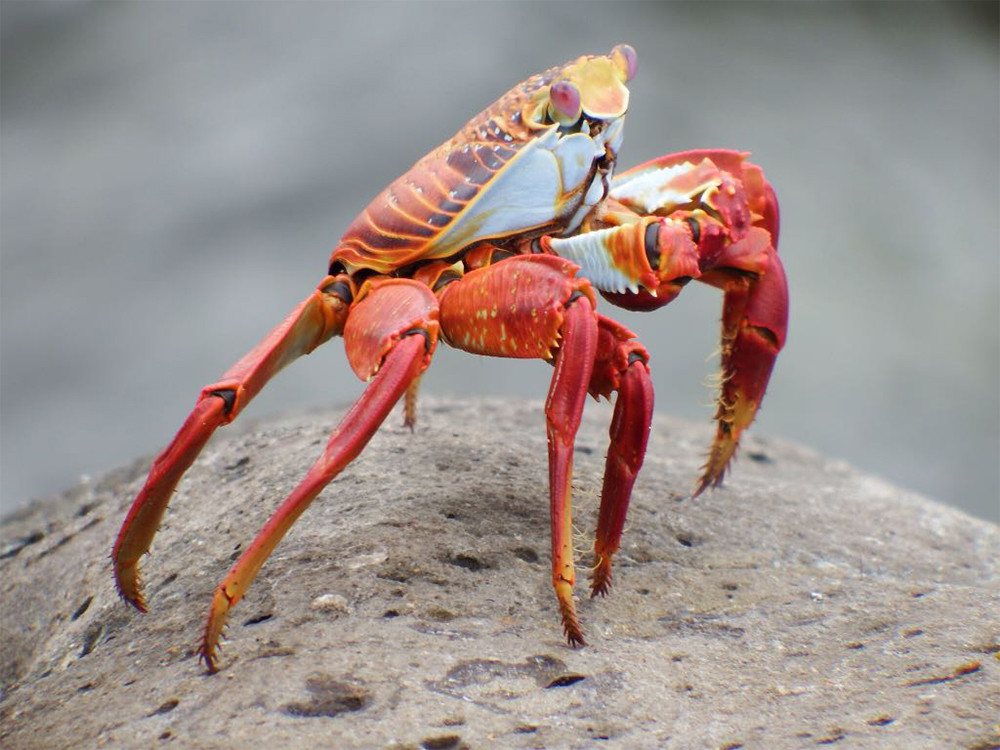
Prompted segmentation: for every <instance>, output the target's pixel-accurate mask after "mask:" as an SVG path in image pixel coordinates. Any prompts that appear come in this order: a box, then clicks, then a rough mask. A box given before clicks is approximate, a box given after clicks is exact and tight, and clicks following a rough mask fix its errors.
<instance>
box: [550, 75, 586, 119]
mask: <svg viewBox="0 0 1000 750" xmlns="http://www.w3.org/2000/svg"><path fill="white" fill-rule="evenodd" d="M582 114H583V105H582V104H581V102H580V91H579V90H578V89H577V88H576V86H574V85H573V84H572V83H570V82H569V81H559V82H558V83H553V84H552V86H551V87H550V88H549V108H548V115H549V118H550V119H551V120H552V122H557V123H559V124H560V125H563V126H569V125H572V124H574V123H575V122H576V121H577V120H579V119H580V115H582Z"/></svg>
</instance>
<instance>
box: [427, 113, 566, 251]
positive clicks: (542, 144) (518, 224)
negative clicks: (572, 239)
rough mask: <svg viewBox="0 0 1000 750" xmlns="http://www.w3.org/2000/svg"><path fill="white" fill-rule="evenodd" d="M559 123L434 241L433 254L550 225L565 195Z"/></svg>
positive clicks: (520, 153)
mask: <svg viewBox="0 0 1000 750" xmlns="http://www.w3.org/2000/svg"><path fill="white" fill-rule="evenodd" d="M557 140H558V133H557V129H556V128H555V127H552V128H550V129H549V131H548V132H547V133H545V134H543V135H542V136H540V137H538V138H536V139H535V140H533V141H531V142H530V143H529V144H528V145H526V146H525V147H524V148H522V149H521V150H520V151H518V153H517V155H516V156H515V157H514V158H513V159H511V160H510V161H509V162H508V163H507V164H506V166H504V167H503V168H502V169H501V170H500V171H499V172H498V173H497V175H496V176H495V177H494V178H493V179H492V181H491V182H489V183H488V184H486V185H484V186H483V189H482V191H481V192H480V193H479V195H477V196H476V198H475V199H474V200H473V202H472V204H471V205H470V206H469V207H468V208H467V209H466V210H465V211H463V212H462V213H461V214H459V216H458V217H457V218H456V219H455V221H454V222H453V223H452V224H451V226H449V227H447V228H446V229H445V231H444V232H443V233H442V234H441V236H440V237H438V238H437V239H436V241H435V242H434V256H435V257H438V258H440V257H445V256H448V255H452V254H454V253H456V252H458V251H459V250H461V249H462V248H464V247H468V246H469V245H471V244H473V243H474V242H478V241H479V240H484V239H490V238H493V237H505V236H507V235H510V234H515V233H517V232H521V231H524V230H526V229H531V228H533V227H540V226H544V225H546V224H551V223H552V222H553V221H555V219H556V211H557V208H558V206H559V202H560V200H561V198H562V177H561V174H560V171H559V162H558V160H557V159H556V157H555V155H554V154H553V153H552V148H553V146H555V144H556V142H557Z"/></svg>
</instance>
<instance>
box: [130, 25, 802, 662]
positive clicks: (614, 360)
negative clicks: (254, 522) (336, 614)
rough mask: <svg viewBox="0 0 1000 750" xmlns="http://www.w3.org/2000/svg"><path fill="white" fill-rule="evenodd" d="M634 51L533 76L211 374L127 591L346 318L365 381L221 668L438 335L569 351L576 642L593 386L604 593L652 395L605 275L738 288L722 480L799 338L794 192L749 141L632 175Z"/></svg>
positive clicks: (659, 284)
mask: <svg viewBox="0 0 1000 750" xmlns="http://www.w3.org/2000/svg"><path fill="white" fill-rule="evenodd" d="M635 72H636V54H635V51H634V50H633V49H632V48H631V47H629V46H627V45H620V46H618V47H615V49H613V50H612V51H611V53H610V54H609V55H606V56H603V55H602V56H585V57H580V58H579V59H577V60H574V61H572V62H569V63H567V64H565V65H562V66H560V67H555V68H552V69H550V70H547V71H546V72H544V73H541V74H539V75H535V76H533V77H531V78H529V79H528V80H527V81H525V82H524V83H522V84H520V85H518V86H516V87H515V88H513V89H511V90H510V91H509V92H508V93H506V94H505V95H504V96H502V97H501V98H500V99H499V100H497V102H496V103H494V104H492V105H491V106H489V107H488V108H487V109H485V110H484V111H483V112H481V113H480V114H479V115H477V116H476V117H475V118H473V119H472V120H471V121H470V122H469V123H468V124H467V125H465V127H463V128H462V129H461V130H460V131H459V132H458V134H457V135H455V137H454V138H452V139H451V140H449V141H447V142H446V143H444V144H442V145H441V146H439V147H438V148H436V149H434V150H433V151H431V152H430V153H429V154H427V156H425V157H424V158H422V159H421V160H420V161H418V162H417V163H416V164H415V165H414V166H413V167H412V168H411V169H410V170H409V171H408V172H406V174H404V175H403V176H402V177H400V178H398V179H397V180H396V181H395V182H393V183H392V184H391V185H389V186H388V187H387V188H386V189H385V190H384V191H382V193H380V194H379V195H378V196H377V197H376V198H375V199H374V200H373V201H372V202H371V203H370V204H369V205H368V206H367V208H365V209H364V211H362V212H361V214H360V215H359V216H358V217H357V219H355V220H354V222H353V223H352V224H351V225H350V226H349V227H348V229H347V232H346V233H345V234H344V236H343V237H342V238H341V240H340V243H339V244H338V245H337V247H336V249H335V250H334V251H333V257H332V258H331V261H330V266H329V273H328V275H327V276H326V278H324V279H323V280H322V281H321V282H320V284H319V286H318V287H317V289H316V290H315V291H314V292H313V293H312V294H311V295H309V296H308V297H307V298H306V299H305V300H304V301H303V302H302V303H301V304H300V305H299V306H298V307H296V308H295V310H293V311H292V313H291V314H290V315H289V316H288V317H287V318H286V319H285V320H284V322H282V323H281V324H280V325H279V326H278V327H277V328H275V329H274V330H273V331H272V332H271V333H270V334H269V335H268V336H267V337H266V338H265V339H264V340H263V341H262V342H261V343H260V344H258V345H257V347H256V348H254V349H253V350H252V351H250V353H249V354H247V355H246V356H245V357H243V359H241V360H240V361H239V362H237V363H236V364H235V365H234V366H233V367H232V368H231V369H230V370H229V371H228V372H227V373H226V374H225V375H223V377H222V378H221V379H220V380H218V381H217V382H215V383H212V384H211V385H208V386H207V387H205V388H204V389H203V390H202V392H201V395H200V397H199V399H198V402H197V404H196V405H195V407H194V410H193V411H192V412H191V414H190V415H189V416H188V418H187V421H186V422H185V423H184V424H183V426H182V427H181V429H180V431H179V432H178V433H177V435H176V437H174V439H173V442H171V443H170V445H169V446H168V447H167V448H166V449H165V450H164V451H163V452H162V453H161V454H160V455H159V456H158V457H157V458H156V460H155V461H154V462H153V466H152V469H151V470H150V473H149V477H148V479H147V480H146V483H145V485H144V486H143V488H142V490H141V491H140V492H139V495H138V496H137V497H136V498H135V501H134V502H133V503H132V507H131V509H130V510H129V513H128V516H127V517H126V519H125V522H124V524H123V525H122V528H121V531H120V533H119V535H118V539H117V541H116V543H115V546H114V550H113V552H112V559H113V563H114V574H115V580H116V582H117V586H118V591H119V592H120V593H121V596H122V598H123V599H125V601H127V602H128V603H130V604H132V605H133V606H135V607H136V608H137V609H139V610H141V611H143V612H144V611H146V601H145V598H144V596H143V592H142V586H141V583H140V578H139V569H138V563H139V559H140V558H141V557H142V555H143V554H144V553H145V552H147V551H148V549H149V546H150V544H151V542H152V540H153V536H154V535H155V533H156V530H157V528H158V526H159V524H160V520H161V518H162V517H163V513H164V511H165V510H166V507H167V503H168V502H169V500H170V496H171V494H172V492H173V490H174V488H175V487H176V486H177V483H178V481H179V480H180V478H181V476H182V475H183V474H184V472H185V471H186V470H187V468H188V467H189V466H190V465H191V464H192V462H193V461H194V460H195V458H196V457H197V455H198V453H199V452H200V451H201V449H202V448H203V447H204V445H205V443H206V442H207V441H208V439H209V437H210V436H211V435H212V433H213V432H214V431H215V429H216V428H217V427H219V426H220V425H225V424H228V423H230V422H232V421H233V420H234V419H235V418H236V416H237V415H238V414H239V413H240V412H241V411H242V410H243V408H244V407H245V406H246V405H247V404H248V403H249V402H250V400H251V399H252V398H253V397H254V396H255V395H256V394H257V393H258V392H259V391H260V390H261V388H263V387H264V385H265V384H266V383H267V382H268V380H270V378H271V377H272V376H273V375H275V374H276V373H277V372H278V371H279V370H280V369H281V368H283V367H284V366H285V365H287V364H289V363H290V362H292V361H293V360H295V359H297V358H298V357H299V356H301V355H303V354H308V353H309V352H311V351H312V350H313V349H315V348H316V347H317V346H319V345H320V344H322V343H324V342H325V341H327V340H329V339H330V338H332V337H334V336H342V337H343V339H344V345H345V349H346V352H347V359H348V361H349V362H350V365H351V367H352V368H353V370H354V372H355V373H356V374H357V375H358V377H360V378H361V379H362V380H364V381H367V382H368V387H367V389H366V390H365V392H364V394H363V395H362V396H361V397H360V398H359V399H358V401H357V402H356V403H355V404H354V406H353V407H352V408H351V409H350V411H348V413H347V414H346V415H345V416H344V418H343V419H342V420H341V422H340V424H339V425H338V426H337V428H336V430H334V432H333V435H332V437H331V438H330V441H329V443H328V444H327V446H326V449H325V451H324V452H323V455H322V456H320V458H319V460H318V461H317V462H316V463H315V465H314V466H313V467H312V469H311V470H310V471H309V472H308V474H307V475H306V477H305V478H304V479H303V480H302V482H301V483H300V484H299V485H298V486H297V487H296V488H295V490H294V491H293V492H292V493H291V495H289V497H288V498H287V499H286V500H285V501H284V502H283V503H282V504H281V506H280V507H279V508H278V509H277V511H276V512H275V513H274V514H273V515H272V516H271V518H270V520H268V522H267V523H266V524H265V525H264V527H263V528H262V529H261V530H260V532H259V533H258V534H257V537H256V538H255V539H254V540H253V542H252V543H251V544H250V546H249V547H247V548H246V550H245V551H244V552H243V554H242V555H241V556H240V558H239V559H238V560H237V561H236V563H235V564H234V565H233V567H232V569H231V570H230V571H229V574H228V575H227V576H226V577H225V579H224V580H223V581H222V582H221V583H220V584H219V586H218V588H216V590H215V595H214V598H213V600H212V606H211V609H210V611H209V615H208V622H207V623H206V625H205V631H204V636H203V638H202V642H201V656H202V658H203V659H204V660H205V663H206V665H207V666H208V669H209V671H215V670H216V668H217V659H218V645H219V639H220V636H221V633H222V629H223V625H224V624H225V621H226V617H227V614H228V612H229V610H230V609H231V608H232V607H233V606H234V605H235V604H236V603H237V602H238V601H239V600H240V599H241V598H242V597H243V595H244V593H245V592H246V590H247V587H248V586H249V585H250V583H251V581H253V579H254V576H256V575H257V572H258V571H259V570H260V567H261V566H262V565H263V564H264V561H265V560H267V558H268V556H269V555H270V554H271V552H272V551H273V550H274V548H275V546H277V544H278V542H279V541H281V539H282V537H283V536H284V535H285V533H286V532H287V531H288V529H289V528H290V527H291V525H292V524H293V523H294V522H295V520H296V519H297V518H298V517H299V516H300V515H301V514H302V512H303V511H305V509H306V508H307V507H308V505H309V504H310V503H311V502H312V500H313V499H314V498H315V497H316V496H317V495H318V494H319V493H320V491H321V490H322V489H323V488H324V487H325V486H326V485H327V483H329V482H330V480H332V479H333V478H334V477H335V476H336V475H337V474H338V473H339V472H340V471H341V470H342V469H343V468H344V467H345V466H346V465H347V464H348V463H350V462H351V461H352V460H353V459H354V458H355V457H357V455H358V454H359V453H360V452H361V450H362V449H363V448H364V446H365V445H366V443H367V442H368V440H369V439H370V438H371V436H372V434H373V433H374V432H375V431H376V430H377V429H378V427H379V425H380V424H381V423H382V421H383V420H384V419H385V418H386V416H387V415H388V413H389V411H390V410H391V409H392V407H393V405H394V404H395V403H396V402H397V401H398V400H399V399H400V398H401V397H403V396H405V404H406V409H405V419H406V421H407V423H409V424H411V425H412V424H413V420H414V419H415V403H416V391H417V384H418V382H419V379H420V375H421V373H423V371H424V370H425V369H426V368H427V366H428V365H429V364H430V361H431V357H432V355H433V354H434V350H435V347H436V346H437V343H438V340H439V339H441V340H443V341H445V342H446V343H448V344H450V345H451V346H453V347H457V348H459V349H464V350H466V351H468V352H472V353H475V354H484V355H491V356H497V357H519V358H536V359H544V360H547V361H549V362H550V363H551V364H552V365H553V374H552V382H551V386H550V389H549V395H548V400H547V402H546V404H545V421H546V429H547V432H548V452H549V497H550V503H551V521H552V527H551V534H552V582H553V586H554V587H555V592H556V597H557V598H558V602H559V610H560V613H561V616H562V625H563V629H564V631H565V634H566V638H567V639H568V641H569V643H570V644H571V645H574V646H576V645H582V644H583V643H584V638H583V631H582V630H581V628H580V625H579V622H578V620H577V616H576V609H575V606H574V603H573V585H574V582H575V573H574V568H573V547H572V518H571V497H570V488H571V477H572V469H573V442H574V438H575V435H576V431H577V428H578V426H579V424H580V418H581V413H582V410H583V405H584V400H585V398H586V396H587V394H588V393H589V394H590V395H591V396H593V397H595V398H600V397H604V398H608V399H610V398H611V396H612V394H616V396H615V406H614V415H613V418H612V422H611V429H610V438H611V439H610V443H609V447H608V454H607V463H606V467H605V474H604V485H603V489H602V491H601V503H600V511H599V518H598V523H597V533H596V538H595V542H594V556H595V565H594V569H593V574H592V577H591V584H590V589H591V596H596V595H602V596H603V595H605V594H607V593H608V590H609V588H610V586H611V576H612V573H611V561H612V558H613V556H614V554H615V552H616V551H617V549H618V546H619V542H620V539H621V534H622V529H623V527H624V524H625V516H626V512H627V509H628V504H629V498H630V495H631V492H632V485H633V483H634V481H635V478H636V475H637V473H638V471H639V468H640V467H641V465H642V460H643V456H644V453H645V450H646V443H647V438H648V436H649V427H650V422H651V419H652V413H653V387H652V384H651V382H650V377H649V364H648V363H649V354H648V353H647V351H646V349H645V348H644V347H643V346H642V345H641V344H640V343H639V342H638V341H636V339H635V336H634V335H633V334H632V333H631V332H630V331H629V330H628V329H626V328H625V327H624V326H622V325H621V324H619V323H616V322H615V321H613V320H612V319H611V318H608V317H605V316H604V315H601V314H598V312H597V296H596V294H595V292H599V293H600V295H601V296H602V297H603V298H604V299H605V300H607V301H608V302H610V303H611V304H612V305H616V306H618V307H622V308H625V309H628V310H654V309H657V308H660V307H663V306H664V305H666V304H667V303H669V302H670V301H671V300H673V299H674V298H675V297H676V296H677V295H678V294H679V293H680V291H681V289H683V287H684V285H685V284H687V283H688V282H689V281H691V280H692V279H694V280H698V281H701V282H704V283H706V284H710V285H712V286H715V287H718V288H719V289H721V290H722V291H723V312H722V349H721V351H722V354H721V364H722V374H721V387H720V390H719V398H718V408H717V413H716V421H717V430H716V434H715V440H714V442H713V444H712V446H711V449H710V451H709V454H708V460H707V462H706V464H705V467H704V471H703V473H702V475H701V478H700V479H699V480H698V483H697V486H696V488H695V492H696V493H700V492H702V491H704V490H705V489H706V488H708V487H711V486H715V485H718V484H719V483H720V482H721V481H722V479H723V475H724V474H725V471H726V467H727V466H728V465H729V462H730V459H731V458H732V457H733V454H734V452H735V451H736V448H737V445H738V443H739V439H740V434H741V433H742V432H743V430H745V429H746V428H747V426H748V425H749V424H750V423H751V422H752V421H753V419H754V415H755V414H756V412H757V409H758V407H759V405H760V402H761V399H762V397H763V396H764V391H765V389H766V387H767V383H768V379H769V378H770V374H771V368H772V366H773V365H774V361H775V358H776V357H777V354H778V352H779V351H780V350H781V348H782V346H783V345H784V342H785V331H786V327H787V318H788V289H787V284H786V281H785V274H784V271H783V270H782V265H781V261H780V260H779V259H778V254H777V250H776V247H777V244H778V203H777V200H776V198H775V195H774V192H773V190H772V189H771V187H770V185H769V184H768V183H767V181H766V180H765V179H764V176H763V173H762V172H761V170H760V168H759V167H757V166H755V165H753V164H751V163H749V162H747V161H746V160H745V156H746V155H745V154H742V153H738V152H734V151H723V150H702V151H687V152H683V153H678V154H671V155H669V156H663V157H660V158H658V159H654V160H652V161H649V162H647V163H645V164H642V165H640V166H638V167H635V168H633V169H630V170H628V171H626V172H623V173H620V174H617V175H616V174H615V166H616V164H617V161H618V152H619V148H620V146H621V143H622V133H623V126H624V123H625V113H626V111H627V109H628V100H629V91H628V88H627V87H626V84H627V83H628V81H629V80H631V78H632V77H633V76H634V75H635Z"/></svg>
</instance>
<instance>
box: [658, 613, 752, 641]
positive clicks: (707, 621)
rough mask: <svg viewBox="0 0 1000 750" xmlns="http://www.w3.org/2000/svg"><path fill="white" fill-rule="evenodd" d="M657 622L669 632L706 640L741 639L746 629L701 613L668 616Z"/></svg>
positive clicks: (717, 617)
mask: <svg viewBox="0 0 1000 750" xmlns="http://www.w3.org/2000/svg"><path fill="white" fill-rule="evenodd" d="M659 622H661V623H663V626H664V627H665V628H666V629H667V630H670V631H673V632H679V633H692V634H697V635H702V636H706V637H708V638H742V637H743V636H744V635H746V629H745V628H741V627H737V626H736V625H730V624H729V623H727V622H723V621H722V620H721V617H720V616H719V615H709V614H704V613H701V612H689V613H686V614H678V615H670V616H668V617H661V618H659Z"/></svg>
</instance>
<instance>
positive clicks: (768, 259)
mask: <svg viewBox="0 0 1000 750" xmlns="http://www.w3.org/2000/svg"><path fill="white" fill-rule="evenodd" d="M744 243H745V247H743V248H741V249H740V252H741V253H746V254H747V255H750V254H757V253H759V254H760V256H761V257H762V263H761V265H760V270H759V271H758V272H756V273H749V272H747V273H746V274H745V275H738V276H736V277H734V278H732V279H731V281H730V282H729V284H728V285H727V287H726V293H725V301H724V303H723V310H722V386H721V389H720V392H719V405H718V410H717V412H716V415H715V418H716V421H717V425H718V426H717V429H716V434H715V441H714V442H713V444H712V447H711V449H710V451H709V454H708V460H707V461H706V463H705V467H704V471H703V473H702V476H701V479H699V480H698V485H697V487H696V489H695V492H694V494H695V495H699V494H701V493H702V492H704V491H705V490H706V489H707V488H708V487H710V486H711V487H717V486H719V485H720V484H721V483H722V479H723V476H724V474H725V471H726V467H727V466H728V465H729V461H730V459H732V457H733V454H734V453H735V452H736V447H737V445H738V444H739V440H740V435H741V434H742V432H743V430H745V429H746V428H747V427H748V426H749V425H750V423H751V422H753V419H754V416H755V415H756V414H757V409H758V407H759V406H760V402H761V399H763V398H764V391H765V390H766V389H767V383H768V380H770V377H771V369H772V368H773V367H774V361H775V358H777V356H778V352H779V351H781V348H782V347H783V346H784V344H785V334H786V332H787V330H788V282H787V280H786V278H785V271H784V268H783V267H782V265H781V261H780V260H779V258H778V253H777V252H776V251H775V249H774V247H773V246H772V245H771V241H770V234H769V233H768V232H766V231H765V230H762V229H752V230H751V231H750V232H749V233H748V234H747V236H746V237H745V238H744V240H742V241H741V242H740V243H737V245H740V244H744ZM736 249H737V248H736V247H735V246H734V250H736ZM748 250H752V251H753V253H750V252H747V251H748Z"/></svg>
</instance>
